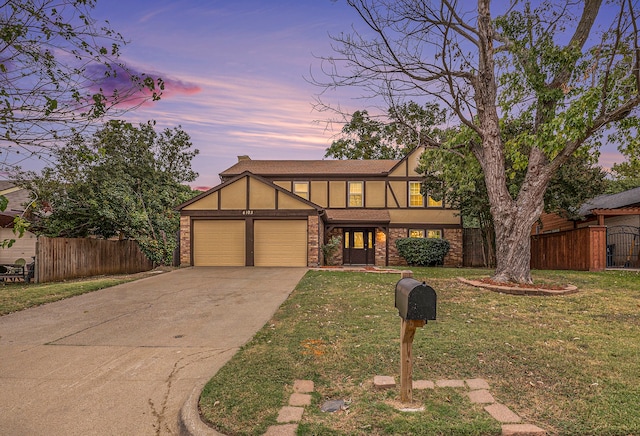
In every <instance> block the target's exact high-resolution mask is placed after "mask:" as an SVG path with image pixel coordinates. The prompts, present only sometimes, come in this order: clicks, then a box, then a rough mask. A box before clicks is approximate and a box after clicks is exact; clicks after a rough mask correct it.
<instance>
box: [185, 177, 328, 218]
mask: <svg viewBox="0 0 640 436" xmlns="http://www.w3.org/2000/svg"><path fill="white" fill-rule="evenodd" d="M244 177H248V178H252V179H255V180H258V181H260V182H262V183H264V184H265V185H268V186H269V187H271V188H273V189H275V190H276V191H279V192H281V193H282V194H284V195H286V196H288V197H291V198H293V199H295V200H296V201H298V202H300V203H303V204H306V205H307V206H311V208H313V209H316V210H320V207H319V206H318V205H317V204H315V203H312V202H310V201H309V200H306V199H304V198H302V197H300V196H299V195H296V194H294V193H292V192H290V191H287V190H286V189H284V188H282V187H280V186H278V185H276V184H274V183H272V182H271V181H269V180H267V179H265V178H264V177H260V176H257V175H255V174H252V173H250V172H249V171H244V172H243V173H242V174H239V175H237V176H236V177H233V178H232V179H229V180H227V181H225V182H224V183H221V184H219V185H218V186H214V187H213V188H211V189H209V190H208V191H205V192H203V193H202V194H200V195H197V196H195V197H193V198H192V199H191V200H188V201H185V202H184V203H182V204H181V205H179V206H177V207H176V210H182V209H184V208H185V207H187V206H189V205H190V204H193V203H195V202H197V201H199V200H201V199H203V198H204V197H207V196H208V195H210V194H212V193H214V192H216V191H220V190H222V189H224V188H225V187H227V186H229V185H232V184H233V183H235V182H237V181H238V180H240V179H242V178H244Z"/></svg>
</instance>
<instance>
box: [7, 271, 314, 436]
mask: <svg viewBox="0 0 640 436" xmlns="http://www.w3.org/2000/svg"><path fill="white" fill-rule="evenodd" d="M305 271H306V269H304V268H234V267H228V268H224V267H221V268H205V267H199V268H187V269H180V270H177V271H173V272H169V273H161V274H158V275H156V276H153V277H149V278H146V279H142V280H138V281H136V282H131V283H127V284H124V285H119V286H116V287H113V288H109V289H105V290H101V291H96V292H92V293H89V294H85V295H82V296H79V297H74V298H70V299H68V300H63V301H59V302H56V303H51V304H47V305H44V306H40V307H37V308H33V309H29V310H25V311H22V312H18V313H14V314H11V315H7V316H3V317H0V434H3V435H14V436H17V435H169V434H171V435H175V434H178V425H177V419H178V413H179V410H180V407H181V406H182V405H183V404H184V403H185V401H186V400H187V398H188V397H189V394H190V393H191V392H192V391H193V389H194V387H196V386H202V385H203V384H204V383H205V382H206V381H207V380H208V379H209V378H211V376H212V375H213V374H215V373H216V372H217V371H218V369H220V367H222V366H223V365H224V363H225V362H226V361H227V360H229V358H230V357H231V356H232V355H233V354H234V353H235V352H236V351H237V350H238V348H239V347H240V346H241V345H242V344H244V343H245V342H247V341H248V340H249V339H250V338H251V337H252V336H253V335H254V333H255V332H256V331H257V330H258V329H260V328H261V327H262V326H263V325H264V324H265V323H266V322H267V321H268V320H269V319H270V318H271V316H272V315H273V313H274V312H275V311H276V309H277V308H278V307H279V306H280V304H282V302H283V301H284V300H285V299H286V298H287V296H288V295H289V293H290V292H291V290H293V288H294V287H295V285H296V284H297V283H298V281H299V280H300V279H301V278H302V276H303V275H304V273H305ZM0 292H1V290H0Z"/></svg>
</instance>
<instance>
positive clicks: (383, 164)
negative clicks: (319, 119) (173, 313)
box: [220, 159, 400, 179]
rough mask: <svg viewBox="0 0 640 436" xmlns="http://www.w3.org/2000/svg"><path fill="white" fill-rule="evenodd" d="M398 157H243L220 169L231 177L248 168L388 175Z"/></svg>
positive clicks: (264, 172) (262, 172) (253, 170)
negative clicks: (323, 158)
mask: <svg viewBox="0 0 640 436" xmlns="http://www.w3.org/2000/svg"><path fill="white" fill-rule="evenodd" d="M398 162H400V161H398V160H251V159H247V160H241V161H240V162H238V163H236V164H235V165H233V166H232V167H230V168H227V169H226V170H224V171H223V172H221V173H220V177H222V178H225V179H226V178H229V177H233V176H237V175H239V174H242V173H243V172H245V171H249V172H251V173H253V174H258V175H261V176H269V177H274V176H293V175H298V174H299V175H305V176H326V175H329V176H330V175H359V176H365V175H369V176H372V175H376V176H379V175H386V174H388V173H389V171H390V170H391V169H392V168H393V167H394V166H395V165H396V164H397V163H398Z"/></svg>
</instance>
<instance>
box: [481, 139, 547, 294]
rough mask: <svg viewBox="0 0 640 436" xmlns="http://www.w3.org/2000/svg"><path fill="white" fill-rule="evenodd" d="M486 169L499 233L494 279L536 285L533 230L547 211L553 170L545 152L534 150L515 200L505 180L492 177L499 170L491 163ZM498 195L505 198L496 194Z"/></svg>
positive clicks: (490, 199)
mask: <svg viewBox="0 0 640 436" xmlns="http://www.w3.org/2000/svg"><path fill="white" fill-rule="evenodd" d="M494 146H495V144H494ZM489 147H491V144H489ZM485 166H486V169H485V183H486V184H487V190H488V192H489V202H490V204H491V213H492V215H493V221H494V228H495V232H496V271H495V274H494V276H493V277H492V278H493V280H495V281H498V282H515V283H533V280H532V278H531V228H532V227H533V225H534V223H535V222H536V221H537V220H538V218H539V217H540V214H541V213H542V211H543V209H544V193H545V191H546V189H547V186H548V184H549V180H550V179H551V174H552V168H551V167H550V166H549V165H548V161H547V159H546V157H545V155H544V154H543V153H542V151H540V150H538V149H533V150H532V151H531V153H530V155H529V166H528V169H527V175H526V177H525V179H524V181H523V183H522V186H521V187H520V191H519V193H518V196H517V198H516V199H513V198H512V197H511V196H510V195H509V194H508V191H507V189H506V186H505V185H504V182H505V181H504V179H503V178H502V177H494V176H492V173H493V172H495V171H499V170H498V168H496V167H495V165H490V164H487V165H485ZM487 170H488V171H487ZM503 173H504V172H503ZM496 192H501V193H502V195H495V193H496ZM505 193H506V194H505Z"/></svg>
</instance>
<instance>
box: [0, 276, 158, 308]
mask: <svg viewBox="0 0 640 436" xmlns="http://www.w3.org/2000/svg"><path fill="white" fill-rule="evenodd" d="M147 274H149V272H142V273H137V274H123V275H116V276H101V277H89V278H86V279H78V280H70V281H65V282H55V283H42V284H37V283H29V284H27V283H24V282H15V283H13V282H2V283H0V316H2V315H7V314H9V313H12V312H17V311H19V310H24V309H28V308H29V307H34V306H39V305H41V304H45V303H51V302H54V301H58V300H62V299H65V298H69V297H74V296H76V295H81V294H86V293H87V292H92V291H97V290H99V289H104V288H109V287H111V286H116V285H119V284H121V283H126V282H130V281H133V280H138V279H140V278H142V277H145V276H146V275H147Z"/></svg>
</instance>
